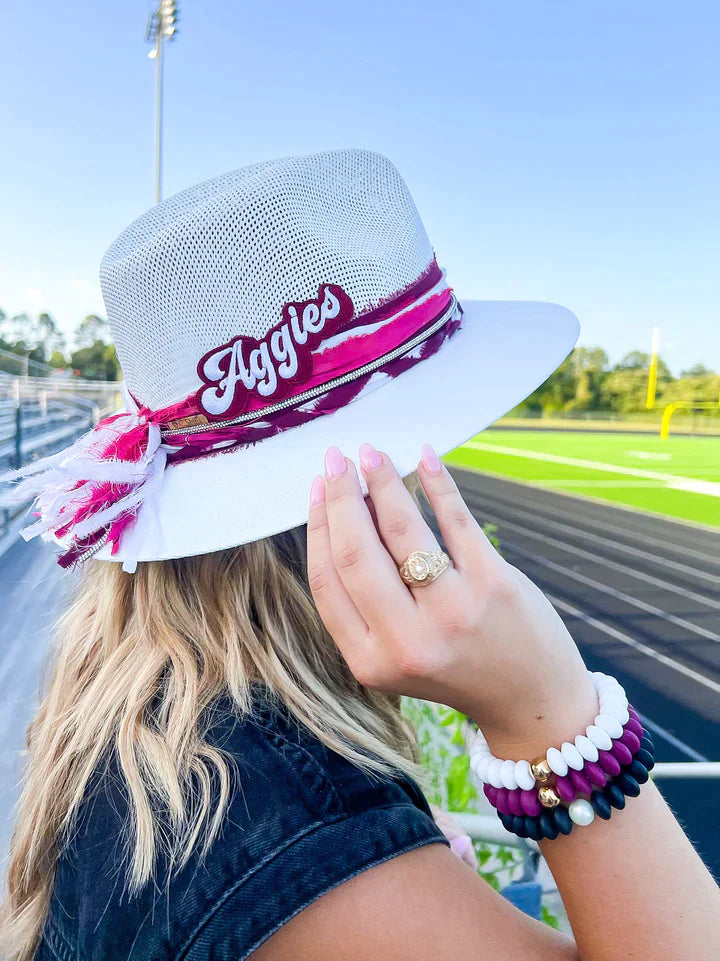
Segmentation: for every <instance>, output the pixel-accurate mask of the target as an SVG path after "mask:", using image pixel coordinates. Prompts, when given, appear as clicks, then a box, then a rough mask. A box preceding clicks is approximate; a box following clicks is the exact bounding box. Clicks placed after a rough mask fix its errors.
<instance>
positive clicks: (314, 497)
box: [310, 474, 325, 507]
mask: <svg viewBox="0 0 720 961" xmlns="http://www.w3.org/2000/svg"><path fill="white" fill-rule="evenodd" d="M324 500H325V478H324V477H323V476H322V474H318V475H317V477H316V478H315V480H314V481H313V482H312V484H311V485H310V506H311V507H318V506H319V505H320V504H322V503H323V501H324Z"/></svg>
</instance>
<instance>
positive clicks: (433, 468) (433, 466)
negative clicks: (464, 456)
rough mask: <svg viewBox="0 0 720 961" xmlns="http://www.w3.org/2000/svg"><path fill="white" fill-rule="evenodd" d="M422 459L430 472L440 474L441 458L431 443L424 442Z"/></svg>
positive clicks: (421, 449)
mask: <svg viewBox="0 0 720 961" xmlns="http://www.w3.org/2000/svg"><path fill="white" fill-rule="evenodd" d="M420 460H421V461H422V465H423V467H424V468H425V470H426V471H427V472H428V474H439V473H440V471H441V470H442V464H441V463H440V458H439V457H438V455H437V454H436V453H435V451H434V450H433V449H432V447H431V446H430V445H429V444H423V445H422V447H421V448H420Z"/></svg>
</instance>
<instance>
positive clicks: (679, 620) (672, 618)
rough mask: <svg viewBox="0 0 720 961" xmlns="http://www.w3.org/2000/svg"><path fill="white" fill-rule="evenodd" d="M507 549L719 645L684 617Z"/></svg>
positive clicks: (715, 636) (719, 639)
mask: <svg viewBox="0 0 720 961" xmlns="http://www.w3.org/2000/svg"><path fill="white" fill-rule="evenodd" d="M508 547H509V548H510V550H512V551H514V552H515V553H516V554H520V555H521V556H522V557H527V558H528V560H531V561H533V562H534V563H535V564H540V565H541V566H542V567H547V568H548V569H549V570H551V571H556V572H557V573H559V574H562V575H563V576H564V577H569V578H570V579H571V580H574V581H578V582H579V583H580V584H585V585H587V586H588V587H592V588H594V589H595V590H596V591H600V592H601V593H603V594H609V595H610V597H614V598H615V599H616V600H618V601H623V602H624V603H626V604H629V605H631V606H632V607H637V608H639V609H640V610H641V611H645V612H646V613H647V614H652V615H653V616H654V617H659V618H661V619H662V620H664V621H668V623H670V624H675V626H676V627H681V628H682V629H683V630H685V631H689V632H690V633H691V634H697V636H698V637H704V638H705V639H706V640H708V641H714V642H715V643H716V644H720V635H719V634H716V633H715V632H714V631H708V630H706V628H704V627H699V626H698V625H697V624H693V623H692V622H691V621H686V620H685V618H684V617H677V615H675V614H668V612H667V611H664V610H662V608H660V607H655V605H654V604H648V603H647V601H641V600H639V599H638V598H636V597H631V596H630V595H629V594H625V593H624V592H623V591H618V590H615V588H614V587H609V586H608V585H607V584H603V583H601V582H600V581H596V580H595V578H594V577H588V576H587V575H585V574H580V573H578V571H574V570H572V568H569V567H566V566H565V565H564V564H556V563H555V561H550V560H548V559H547V558H545V557H541V556H540V555H539V554H534V553H533V552H532V551H528V550H525V548H524V547H518V546H517V545H516V544H508Z"/></svg>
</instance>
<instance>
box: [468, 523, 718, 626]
mask: <svg viewBox="0 0 720 961" xmlns="http://www.w3.org/2000/svg"><path fill="white" fill-rule="evenodd" d="M486 516H487V513H486ZM489 519H490V520H491V522H492V523H493V524H496V525H497V526H498V527H499V528H500V531H499V533H500V534H502V528H507V529H508V530H513V531H517V532H518V533H519V534H521V535H522V536H523V537H531V538H533V539H534V540H539V541H542V542H543V543H544V544H553V545H554V546H555V547H558V548H559V549H560V550H563V551H566V552H567V553H568V554H575V556H576V557H582V558H584V559H586V560H589V561H591V562H593V563H595V564H598V563H602V564H603V565H604V566H605V567H609V568H612V569H613V570H616V571H619V572H620V573H621V574H625V575H627V576H628V577H635V578H637V579H638V580H640V581H645V582H646V583H647V584H653V585H654V586H655V587H660V588H662V589H663V590H666V591H670V592H671V593H673V594H679V595H680V596H681V597H685V598H687V599H688V600H691V601H695V602H696V603H698V604H705V605H707V606H708V607H712V608H714V609H715V610H720V601H717V600H715V598H713V597H705V595H703V594H696V593H695V591H688V590H687V589H686V588H684V587H680V586H679V585H677V584H672V583H671V582H670V581H665V580H663V579H662V578H660V577H654V576H653V575H652V574H646V573H645V572H644V571H638V570H635V569H634V568H632V567H627V566H626V565H625V564H621V563H620V562H619V561H612V560H610V558H608V557H599V556H598V555H597V554H591V553H590V551H586V550H583V549H582V547H575V545H573V544H567V543H565V541H560V540H558V539H557V538H555V537H550V535H549V534H542V533H540V532H538V531H531V530H528V528H527V527H521V526H520V525H519V524H513V522H512V521H508V520H505V518H502V517H498V516H497V515H493V514H491V515H490V518H489ZM555 526H561V525H555Z"/></svg>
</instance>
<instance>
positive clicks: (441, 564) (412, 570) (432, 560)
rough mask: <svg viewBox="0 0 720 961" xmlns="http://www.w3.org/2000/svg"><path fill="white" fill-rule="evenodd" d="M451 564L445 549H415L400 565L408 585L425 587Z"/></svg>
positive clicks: (401, 572) (403, 577) (399, 568)
mask: <svg viewBox="0 0 720 961" xmlns="http://www.w3.org/2000/svg"><path fill="white" fill-rule="evenodd" d="M449 566H450V558H449V557H448V556H447V554H446V553H445V551H413V552H412V554H409V555H408V556H407V557H406V558H405V560H404V561H403V562H402V564H400V566H399V567H398V571H399V572H400V577H401V578H402V579H403V581H404V582H405V583H406V584H407V586H408V587H425V586H426V585H428V584H432V582H433V581H434V580H435V579H436V578H438V577H440V575H441V574H442V572H443V571H446V570H447V569H448V567H449Z"/></svg>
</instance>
